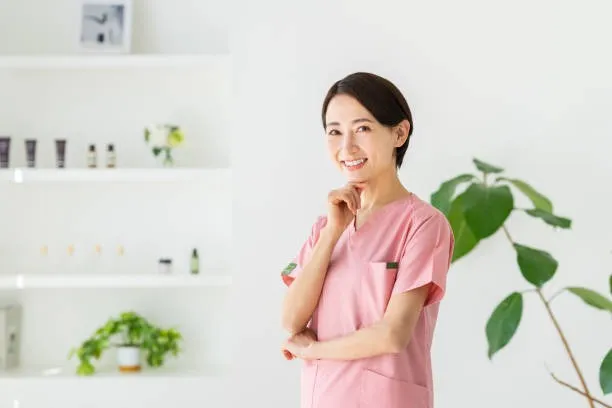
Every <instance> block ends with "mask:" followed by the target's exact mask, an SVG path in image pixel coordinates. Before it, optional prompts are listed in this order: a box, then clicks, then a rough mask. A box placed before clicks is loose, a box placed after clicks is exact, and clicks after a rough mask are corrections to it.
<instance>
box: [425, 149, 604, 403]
mask: <svg viewBox="0 0 612 408" xmlns="http://www.w3.org/2000/svg"><path fill="white" fill-rule="evenodd" d="M473 163H474V165H475V167H476V171H475V172H473V173H463V174H459V175H457V176H455V177H452V178H450V179H448V180H446V181H444V182H443V183H442V184H441V185H440V186H439V188H438V190H436V191H435V192H434V193H433V194H432V195H431V204H432V205H433V206H434V207H436V208H438V209H439V210H440V211H442V212H443V213H444V214H445V215H446V217H447V218H448V220H449V222H450V224H451V226H452V229H453V232H454V235H455V252H454V255H453V259H452V262H453V263H455V262H457V261H458V260H460V259H462V258H464V257H465V256H466V255H468V254H469V253H471V252H472V251H474V250H475V249H476V248H477V247H478V244H479V242H481V241H483V240H485V239H487V238H489V237H491V236H493V235H494V234H495V233H497V232H498V231H501V232H502V233H503V234H504V236H505V237H506V239H507V241H508V243H509V244H510V247H511V248H512V250H513V251H514V252H515V256H516V262H517V264H518V269H519V271H520V272H521V274H522V276H523V278H524V279H525V283H526V284H527V285H528V286H529V288H528V289H524V290H512V291H510V293H509V294H508V295H507V296H506V297H505V298H504V299H501V301H500V303H499V304H498V305H497V306H496V307H495V308H494V310H493V312H492V313H491V315H490V317H489V319H488V321H487V323H486V327H485V333H486V337H487V342H488V352H487V354H488V357H489V359H492V358H493V356H494V355H495V354H496V353H497V352H499V351H500V350H501V349H502V348H504V347H506V346H507V345H508V344H509V342H510V340H511V339H512V337H513V336H514V334H515V333H516V331H517V329H518V327H519V324H520V322H521V317H522V314H523V297H524V296H529V295H535V296H537V298H538V299H539V300H540V301H541V304H542V306H543V307H544V309H545V311H546V314H547V316H548V317H549V318H550V320H551V322H552V327H554V329H555V331H556V332H557V334H558V335H559V338H560V340H561V342H562V344H563V347H564V349H565V351H566V353H567V356H568V358H569V360H570V363H571V364H572V366H573V368H574V371H575V372H576V374H577V377H578V380H579V382H580V384H579V385H578V386H576V385H572V384H570V383H568V382H566V381H563V380H561V379H559V378H558V377H557V376H556V375H555V374H553V373H550V375H551V376H552V378H553V379H554V380H555V381H556V382H557V383H559V384H561V385H562V386H564V387H567V388H569V389H571V390H572V391H574V392H577V393H579V394H581V395H583V396H584V397H585V398H586V400H587V401H588V403H589V406H590V407H591V408H594V406H595V403H597V404H599V405H601V406H604V407H607V408H612V406H611V405H609V404H606V403H605V402H604V401H601V400H600V399H598V398H596V397H595V396H594V395H593V392H592V391H591V389H590V388H589V387H588V385H587V384H586V381H585V379H584V376H583V374H582V372H581V370H580V367H579V365H578V363H577V361H576V357H575V355H574V353H573V352H572V349H571V347H570V345H569V343H568V340H567V337H566V336H565V334H564V332H563V330H562V328H561V326H560V325H559V321H558V319H557V316H556V314H555V311H554V309H553V307H552V302H553V300H554V299H555V297H557V296H559V295H561V294H563V293H568V294H571V295H573V296H577V297H578V298H579V299H581V300H582V303H583V304H586V305H589V306H591V307H593V308H595V309H598V310H600V311H603V312H604V313H611V314H612V300H611V299H610V295H611V294H612V275H610V277H609V278H608V281H607V282H606V286H609V287H607V288H606V289H605V294H602V293H600V292H596V291H594V290H592V289H589V288H585V287H581V286H570V287H564V288H562V289H561V290H559V291H557V292H556V293H553V294H552V295H551V296H547V294H546V293H545V292H546V291H545V289H546V284H547V283H548V282H549V281H550V280H551V279H552V278H553V277H554V276H555V273H556V272H557V268H558V261H557V260H556V259H555V258H554V257H553V256H552V255H551V254H550V253H548V252H547V251H545V250H542V249H538V248H533V247H531V246H529V245H527V244H525V243H524V242H521V241H520V240H517V239H516V238H515V237H513V236H512V235H511V234H510V231H509V229H508V228H507V226H506V223H507V221H508V220H509V218H510V216H511V215H512V214H513V213H516V212H523V213H525V214H527V215H528V216H531V217H533V218H534V219H537V220H538V221H541V222H544V223H545V224H547V225H549V226H552V227H553V228H560V229H570V228H571V224H572V221H571V220H570V219H568V218H565V217H561V216H559V215H556V214H555V213H554V209H553V204H552V202H551V201H550V200H549V199H548V198H547V197H546V196H544V195H543V194H541V193H540V192H538V191H536V190H535V189H534V188H533V187H532V186H531V185H530V184H528V183H526V182H525V181H522V180H519V179H516V178H511V177H505V176H503V175H502V173H504V171H505V170H504V169H503V168H501V167H498V166H494V165H491V164H488V163H485V162H483V161H481V160H479V159H473ZM474 173H476V174H474ZM477 174H478V175H477ZM513 190H514V191H518V192H520V193H521V194H524V195H525V196H526V197H527V198H528V199H529V201H530V202H531V204H532V205H533V207H531V208H516V206H515V198H514V195H513ZM602 284H603V282H602ZM599 388H600V389H601V391H602V393H603V394H604V395H608V394H611V393H612V348H611V349H610V350H608V351H607V353H604V354H603V355H602V360H601V363H600V364H599Z"/></svg>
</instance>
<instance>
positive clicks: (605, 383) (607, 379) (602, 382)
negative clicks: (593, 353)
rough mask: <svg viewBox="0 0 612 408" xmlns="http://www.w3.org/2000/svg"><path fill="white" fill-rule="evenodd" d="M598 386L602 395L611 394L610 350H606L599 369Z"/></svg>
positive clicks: (611, 370)
mask: <svg viewBox="0 0 612 408" xmlns="http://www.w3.org/2000/svg"><path fill="white" fill-rule="evenodd" d="M599 386H600V387H601V389H602V391H603V393H604V395H607V394H610V393H612V348H611V349H610V350H608V353H607V354H606V356H605V357H604V359H603V361H602V362H601V366H600V367H599Z"/></svg>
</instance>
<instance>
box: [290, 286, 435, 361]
mask: <svg viewBox="0 0 612 408" xmlns="http://www.w3.org/2000/svg"><path fill="white" fill-rule="evenodd" d="M429 287H430V284H427V285H425V286H421V287H418V288H416V289H412V290H409V291H406V292H403V293H398V294H395V295H393V296H392V297H391V299H390V301H389V304H388V306H387V310H386V312H385V314H384V316H383V318H382V319H381V320H380V321H379V322H377V323H375V324H373V325H372V326H369V327H365V328H363V329H360V330H357V331H355V332H353V333H351V334H348V335H346V336H343V337H339V338H335V339H331V340H327V341H317V340H316V339H314V338H313V336H312V335H311V334H309V333H308V332H301V333H298V334H295V335H293V336H291V337H290V338H289V339H287V341H285V343H284V344H283V350H286V351H287V352H288V353H290V355H287V352H285V355H286V356H287V357H288V358H291V357H293V356H295V357H298V358H302V359H305V360H317V359H327V360H355V359H361V358H367V357H374V356H378V355H381V354H389V353H398V352H400V351H401V350H403V349H404V348H405V347H406V346H407V345H408V343H409V342H410V339H411V337H412V333H413V331H414V328H415V326H416V323H417V321H418V319H419V315H420V313H421V310H422V308H423V305H424V303H425V300H426V298H427V296H428V293H429Z"/></svg>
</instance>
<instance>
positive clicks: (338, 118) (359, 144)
mask: <svg viewBox="0 0 612 408" xmlns="http://www.w3.org/2000/svg"><path fill="white" fill-rule="evenodd" d="M325 123H326V128H325V131H326V134H327V149H328V152H329V155H330V158H331V159H332V160H333V161H334V163H335V164H336V165H337V166H338V168H339V169H340V171H341V172H342V173H343V174H344V175H345V176H346V178H347V179H348V181H349V182H367V181H371V180H372V179H374V178H375V177H377V176H378V175H380V174H381V173H385V172H389V171H391V172H394V171H395V157H394V152H395V148H396V147H399V146H401V145H402V144H403V143H404V141H405V139H406V138H405V136H403V137H402V134H403V133H405V134H406V135H407V133H406V131H407V129H406V125H405V124H403V125H402V126H403V127H397V128H393V129H391V128H388V127H385V126H383V125H382V124H380V123H379V122H378V121H377V120H376V119H375V118H374V116H372V114H371V113H370V112H369V111H368V110H367V109H366V108H365V107H364V106H363V105H361V104H360V103H359V101H357V100H356V99H355V98H353V97H351V96H348V95H336V96H334V97H333V98H332V100H331V101H330V103H329V105H328V108H327V112H326V115H325Z"/></svg>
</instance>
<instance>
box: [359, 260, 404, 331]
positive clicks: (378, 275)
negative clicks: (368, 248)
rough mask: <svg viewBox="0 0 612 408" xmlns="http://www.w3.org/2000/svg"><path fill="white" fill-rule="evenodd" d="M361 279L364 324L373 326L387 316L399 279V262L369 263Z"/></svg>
mask: <svg viewBox="0 0 612 408" xmlns="http://www.w3.org/2000/svg"><path fill="white" fill-rule="evenodd" d="M367 266H368V267H367V268H366V269H365V271H364V273H363V275H362V277H361V289H360V292H361V296H362V305H363V308H364V310H363V314H364V317H365V318H366V319H365V321H364V323H366V324H371V323H374V322H376V321H378V320H380V319H381V318H382V317H383V315H384V314H385V310H386V309H387V304H388V303H389V299H390V298H391V294H392V292H393V286H394V285H395V280H396V279H397V271H398V267H399V265H398V263H397V262H369V263H368V265H367Z"/></svg>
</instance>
